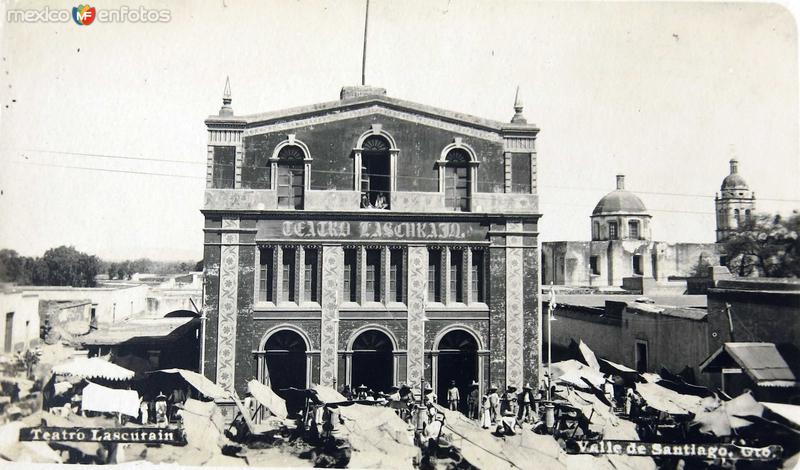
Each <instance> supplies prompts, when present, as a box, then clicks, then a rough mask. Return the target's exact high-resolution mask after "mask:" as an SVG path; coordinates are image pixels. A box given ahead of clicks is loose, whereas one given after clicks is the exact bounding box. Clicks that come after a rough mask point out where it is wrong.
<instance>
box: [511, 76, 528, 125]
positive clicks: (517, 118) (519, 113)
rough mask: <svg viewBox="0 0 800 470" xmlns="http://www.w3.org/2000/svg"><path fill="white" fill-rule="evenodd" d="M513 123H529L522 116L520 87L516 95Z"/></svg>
mask: <svg viewBox="0 0 800 470" xmlns="http://www.w3.org/2000/svg"><path fill="white" fill-rule="evenodd" d="M511 122H518V123H520V124H525V123H527V122H528V121H527V119H525V116H523V115H522V99H521V98H520V97H519V85H517V93H516V94H515V95H514V117H512V118H511Z"/></svg>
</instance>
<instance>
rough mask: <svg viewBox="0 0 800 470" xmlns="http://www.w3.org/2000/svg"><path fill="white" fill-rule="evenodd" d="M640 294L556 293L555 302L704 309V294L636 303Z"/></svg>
mask: <svg viewBox="0 0 800 470" xmlns="http://www.w3.org/2000/svg"><path fill="white" fill-rule="evenodd" d="M641 298H642V296H641V295H625V294H609V295H603V294H569V295H558V294H556V304H558V305H574V306H576V307H596V308H601V307H605V305H606V301H613V302H628V303H631V304H638V305H651V306H652V305H656V306H659V307H661V308H675V307H688V308H697V309H704V308H706V305H707V304H706V296H705V295H653V296H647V298H648V299H650V300H652V301H653V302H654V303H652V304H649V303H648V304H641V303H637V302H636V299H641ZM543 302H545V303H547V297H546V296H545V297H544V300H543Z"/></svg>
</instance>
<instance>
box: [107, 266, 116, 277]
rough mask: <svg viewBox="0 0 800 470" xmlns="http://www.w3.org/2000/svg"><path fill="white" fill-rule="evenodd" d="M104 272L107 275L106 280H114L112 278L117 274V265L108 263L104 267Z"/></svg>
mask: <svg viewBox="0 0 800 470" xmlns="http://www.w3.org/2000/svg"><path fill="white" fill-rule="evenodd" d="M106 272H107V273H108V279H109V280H111V279H114V276H116V274H117V263H109V264H108V265H107V266H106Z"/></svg>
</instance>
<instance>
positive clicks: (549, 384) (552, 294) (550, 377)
mask: <svg viewBox="0 0 800 470" xmlns="http://www.w3.org/2000/svg"><path fill="white" fill-rule="evenodd" d="M554 301H555V292H553V283H552V282H551V283H550V301H549V302H547V400H548V401H551V400H552V399H553V397H552V395H551V394H552V392H551V390H552V389H553V385H552V383H553V372H552V369H551V368H550V366H551V365H552V363H553V340H552V337H553V335H552V332H553V302H554Z"/></svg>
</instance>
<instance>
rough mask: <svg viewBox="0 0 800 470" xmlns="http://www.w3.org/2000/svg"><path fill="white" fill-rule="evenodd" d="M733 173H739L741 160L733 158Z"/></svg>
mask: <svg viewBox="0 0 800 470" xmlns="http://www.w3.org/2000/svg"><path fill="white" fill-rule="evenodd" d="M730 163H731V174H735V173H739V160H737V159H736V158H731V162H730Z"/></svg>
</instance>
